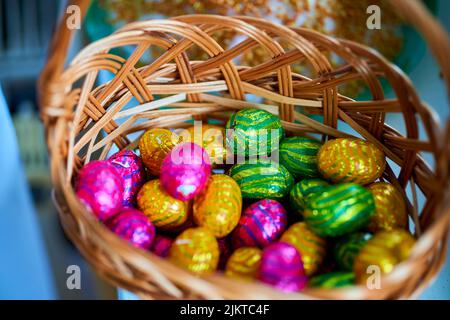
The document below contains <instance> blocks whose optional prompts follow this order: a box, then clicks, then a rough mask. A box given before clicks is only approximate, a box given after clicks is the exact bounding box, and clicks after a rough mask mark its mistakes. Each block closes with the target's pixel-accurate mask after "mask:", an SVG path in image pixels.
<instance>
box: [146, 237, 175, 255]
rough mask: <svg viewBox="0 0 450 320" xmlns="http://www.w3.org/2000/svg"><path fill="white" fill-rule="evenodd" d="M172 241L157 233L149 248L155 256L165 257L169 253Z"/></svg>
mask: <svg viewBox="0 0 450 320" xmlns="http://www.w3.org/2000/svg"><path fill="white" fill-rule="evenodd" d="M172 243H173V239H172V238H169V237H167V236H162V235H159V234H157V235H156V237H155V239H154V240H153V244H152V246H151V248H150V251H151V252H153V253H154V254H156V255H157V256H160V257H162V258H165V257H167V256H168V255H169V251H170V247H171V246H172Z"/></svg>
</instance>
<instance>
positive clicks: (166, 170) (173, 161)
mask: <svg viewBox="0 0 450 320" xmlns="http://www.w3.org/2000/svg"><path fill="white" fill-rule="evenodd" d="M210 175H211V163H210V162H209V156H208V154H207V153H206V151H205V150H204V149H203V148H202V147H200V146H199V145H197V144H195V143H191V142H185V143H181V144H179V145H177V146H176V147H175V148H173V149H172V151H171V152H170V153H169V154H168V155H167V156H166V158H165V159H164V161H163V163H162V165H161V176H160V180H161V185H162V186H163V188H164V189H165V190H166V191H167V193H168V194H169V195H171V196H172V197H174V198H176V199H179V200H182V201H188V200H191V199H192V198H194V197H195V196H196V195H198V194H199V193H200V192H202V191H203V189H204V188H205V187H206V183H207V182H208V179H209V177H210Z"/></svg>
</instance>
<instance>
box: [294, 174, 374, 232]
mask: <svg viewBox="0 0 450 320" xmlns="http://www.w3.org/2000/svg"><path fill="white" fill-rule="evenodd" d="M374 213H375V203H374V199H373V196H372V194H371V193H370V191H368V190H367V189H366V188H364V187H362V186H360V185H358V184H355V183H343V184H339V185H333V186H329V187H327V188H326V189H325V190H323V191H322V192H321V193H320V194H315V195H313V196H311V197H309V198H308V199H307V201H306V207H305V211H304V212H303V216H304V218H305V222H306V223H307V225H308V227H309V228H310V229H311V230H312V231H313V232H314V233H316V234H317V235H319V236H322V237H336V236H340V235H344V234H347V233H352V232H354V231H357V230H359V229H361V228H363V227H366V226H367V224H368V223H369V220H370V218H371V217H372V215H373V214H374Z"/></svg>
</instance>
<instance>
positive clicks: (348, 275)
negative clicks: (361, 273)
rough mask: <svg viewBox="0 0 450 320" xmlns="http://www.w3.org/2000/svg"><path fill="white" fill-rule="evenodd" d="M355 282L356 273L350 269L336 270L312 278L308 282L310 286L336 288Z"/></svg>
mask: <svg viewBox="0 0 450 320" xmlns="http://www.w3.org/2000/svg"><path fill="white" fill-rule="evenodd" d="M354 284H355V274H354V273H353V272H349V271H334V272H328V273H324V274H321V275H318V276H315V277H313V278H311V279H310V280H309V282H308V287H310V288H322V289H335V288H342V287H347V286H351V285H354Z"/></svg>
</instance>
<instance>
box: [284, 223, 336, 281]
mask: <svg viewBox="0 0 450 320" xmlns="http://www.w3.org/2000/svg"><path fill="white" fill-rule="evenodd" d="M280 241H281V242H285V243H288V244H290V245H293V246H294V247H295V248H296V249H297V250H298V252H300V255H301V256H302V261H303V266H304V268H305V273H306V275H307V276H310V275H312V274H314V273H315V272H316V271H317V269H318V268H319V267H320V266H321V264H322V262H323V260H324V259H325V255H326V253H327V251H326V249H327V242H326V240H325V239H323V238H321V237H319V236H318V235H316V234H315V233H314V232H312V231H311V230H310V229H309V228H308V226H307V225H306V223H305V222H297V223H294V224H293V225H292V226H290V227H289V229H287V230H286V231H285V232H284V233H283V235H282V236H281V238H280Z"/></svg>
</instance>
